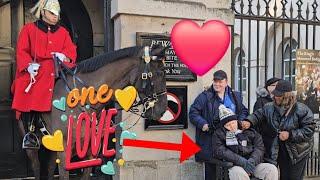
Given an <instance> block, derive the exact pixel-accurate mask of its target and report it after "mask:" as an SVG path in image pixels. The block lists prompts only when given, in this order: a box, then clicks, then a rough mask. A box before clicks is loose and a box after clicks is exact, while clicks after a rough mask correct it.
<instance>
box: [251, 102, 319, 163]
mask: <svg viewBox="0 0 320 180" xmlns="http://www.w3.org/2000/svg"><path fill="white" fill-rule="evenodd" d="M247 119H248V120H249V121H250V122H251V124H252V125H253V126H256V125H261V126H260V127H262V129H261V135H262V138H263V142H264V146H265V148H266V152H265V156H264V157H265V161H267V162H269V163H272V164H275V165H276V164H277V159H278V152H279V142H280V139H279V137H278V132H279V131H288V132H289V134H290V135H289V139H288V140H287V141H285V142H284V143H285V147H286V149H287V151H288V154H289V156H290V159H291V161H292V164H296V163H297V162H299V161H300V160H301V159H303V158H304V157H306V156H307V155H308V154H309V152H310V151H311V150H312V147H313V134H314V129H315V122H314V118H313V113H312V112H311V110H310V109H309V108H308V107H307V106H306V105H304V104H302V103H299V102H297V103H295V104H294V106H293V107H292V109H291V111H290V113H289V114H288V116H287V117H286V116H285V112H284V111H283V110H281V109H280V108H279V107H278V106H276V105H275V104H274V103H273V102H271V103H267V104H266V105H265V106H264V107H263V108H261V109H258V110H257V111H255V112H254V113H253V114H251V115H249V116H248V118H247Z"/></svg>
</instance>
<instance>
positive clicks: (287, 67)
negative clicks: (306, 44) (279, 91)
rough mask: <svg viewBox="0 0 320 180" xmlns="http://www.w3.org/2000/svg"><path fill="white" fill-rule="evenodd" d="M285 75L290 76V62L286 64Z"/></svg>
mask: <svg viewBox="0 0 320 180" xmlns="http://www.w3.org/2000/svg"><path fill="white" fill-rule="evenodd" d="M284 75H289V62H285V63H284Z"/></svg>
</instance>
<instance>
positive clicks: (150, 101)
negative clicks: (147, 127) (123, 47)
mask: <svg viewBox="0 0 320 180" xmlns="http://www.w3.org/2000/svg"><path fill="white" fill-rule="evenodd" d="M142 60H143V61H144V65H143V71H142V73H141V80H142V85H141V90H142V91H143V92H144V94H145V95H146V97H145V98H143V99H142V100H139V101H138V102H137V103H135V104H134V105H133V106H138V105H140V104H143V110H142V114H141V116H142V117H144V113H145V112H146V111H147V110H148V109H150V108H153V107H154V106H155V104H156V102H158V98H159V97H160V96H163V95H165V94H166V93H167V91H166V90H164V91H160V92H155V91H154V84H153V82H152V78H153V74H152V72H151V69H150V61H155V60H161V59H159V58H158V57H157V56H150V47H149V46H145V47H144V55H143V56H142ZM138 77H139V76H138ZM148 90H150V91H148Z"/></svg>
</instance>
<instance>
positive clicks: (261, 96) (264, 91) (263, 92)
mask: <svg viewBox="0 0 320 180" xmlns="http://www.w3.org/2000/svg"><path fill="white" fill-rule="evenodd" d="M279 80H280V78H277V77H273V78H270V79H268V80H267V82H266V84H265V85H264V87H258V88H257V90H256V94H257V97H258V98H257V101H256V102H255V103H254V106H253V111H256V110H258V109H260V108H262V107H263V106H264V105H265V104H267V103H269V102H272V96H273V95H272V93H271V92H272V91H273V90H274V88H275V87H276V85H277V83H278V81H279Z"/></svg>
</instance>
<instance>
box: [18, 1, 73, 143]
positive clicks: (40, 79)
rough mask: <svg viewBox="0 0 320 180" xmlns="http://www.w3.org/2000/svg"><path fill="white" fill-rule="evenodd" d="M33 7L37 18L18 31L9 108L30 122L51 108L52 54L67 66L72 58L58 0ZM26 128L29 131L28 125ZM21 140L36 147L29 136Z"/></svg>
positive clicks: (71, 46)
mask: <svg viewBox="0 0 320 180" xmlns="http://www.w3.org/2000/svg"><path fill="white" fill-rule="evenodd" d="M35 10H36V13H35V15H36V17H38V19H39V20H37V21H36V22H33V23H29V24H26V25H25V26H24V27H23V28H22V30H21V32H20V35H19V39H18V43H17V50H16V52H17V54H16V57H17V69H16V78H15V81H14V84H13V85H12V91H13V95H14V96H13V103H12V108H13V109H14V110H16V111H17V112H21V116H20V118H19V119H21V120H22V121H23V123H24V124H30V120H31V124H33V123H34V121H37V119H39V118H40V115H39V113H40V112H48V111H51V107H52V95H53V89H54V82H55V73H54V60H53V56H55V57H56V59H58V60H60V61H61V62H62V63H64V64H65V65H67V66H68V67H73V66H75V61H76V46H75V45H74V44H73V42H72V41H71V38H70V35H69V32H68V31H67V30H66V29H65V28H63V27H62V26H60V25H59V24H58V21H59V13H60V5H59V2H58V0H46V1H45V0H40V1H39V2H38V3H37V5H36V6H35V8H34V9H33V11H35ZM35 123H36V124H37V122H35ZM42 125H43V122H42ZM25 126H26V125H25ZM40 128H42V127H41V125H40ZM26 129H29V132H30V131H31V130H30V127H28V128H26ZM34 129H35V128H34V127H33V130H34ZM24 140H26V142H25V141H24V143H25V144H24V148H29V147H30V148H32V147H34V146H36V147H38V144H39V143H38V142H31V140H33V139H32V138H31V139H30V140H28V137H25V138H24ZM37 143H38V144H37Z"/></svg>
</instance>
